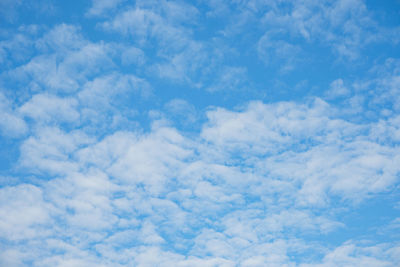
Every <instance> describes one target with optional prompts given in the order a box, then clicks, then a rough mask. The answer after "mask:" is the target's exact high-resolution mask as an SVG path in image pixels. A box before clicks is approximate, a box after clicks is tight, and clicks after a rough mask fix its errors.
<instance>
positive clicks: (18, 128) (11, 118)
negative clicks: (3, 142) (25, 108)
mask: <svg viewBox="0 0 400 267" xmlns="http://www.w3.org/2000/svg"><path fill="white" fill-rule="evenodd" d="M0 113H1V116H0V130H1V133H2V134H3V135H4V136H10V137H21V136H22V135H24V134H25V133H26V132H27V131H28V127H27V125H26V123H25V121H24V120H23V118H22V117H21V115H20V114H19V113H18V112H17V111H15V110H13V108H12V104H11V101H10V100H9V99H7V98H6V96H4V94H3V93H2V92H0Z"/></svg>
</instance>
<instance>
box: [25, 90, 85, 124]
mask: <svg viewBox="0 0 400 267" xmlns="http://www.w3.org/2000/svg"><path fill="white" fill-rule="evenodd" d="M77 105H78V101H77V100H76V99H74V98H60V97H57V96H54V95H49V94H37V95H34V96H33V97H32V99H30V100H29V101H28V102H26V103H25V104H23V105H22V106H21V107H20V108H19V111H20V112H21V113H22V114H24V115H25V116H27V117H30V118H33V119H35V120H36V121H37V122H39V123H43V124H47V123H49V122H52V121H56V122H69V123H73V122H76V123H79V117H80V115H79V112H78V111H77Z"/></svg>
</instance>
